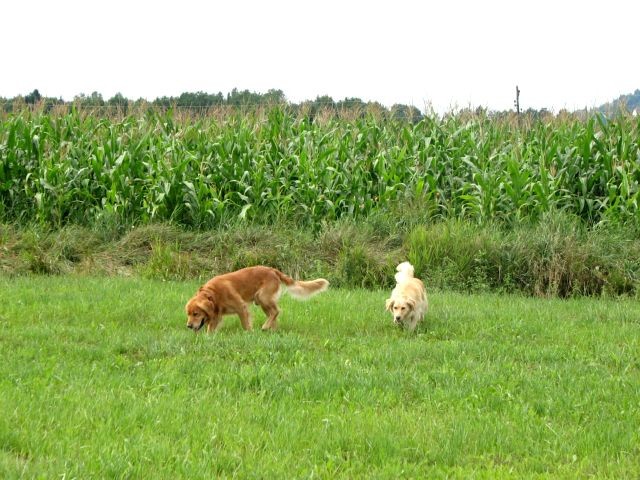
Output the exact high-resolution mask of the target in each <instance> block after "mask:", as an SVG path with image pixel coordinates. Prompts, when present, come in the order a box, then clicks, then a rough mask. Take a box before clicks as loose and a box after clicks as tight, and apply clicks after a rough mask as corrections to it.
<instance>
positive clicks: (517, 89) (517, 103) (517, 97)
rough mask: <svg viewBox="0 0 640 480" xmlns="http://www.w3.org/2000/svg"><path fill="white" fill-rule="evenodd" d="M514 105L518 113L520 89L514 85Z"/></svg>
mask: <svg viewBox="0 0 640 480" xmlns="http://www.w3.org/2000/svg"><path fill="white" fill-rule="evenodd" d="M513 104H514V105H515V107H516V113H517V114H518V115H520V89H519V88H518V86H517V85H516V101H515V102H513Z"/></svg>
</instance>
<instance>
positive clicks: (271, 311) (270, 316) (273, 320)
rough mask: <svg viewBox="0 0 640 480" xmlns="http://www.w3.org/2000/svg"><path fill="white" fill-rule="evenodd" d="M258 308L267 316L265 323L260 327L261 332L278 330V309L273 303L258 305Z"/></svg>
mask: <svg viewBox="0 0 640 480" xmlns="http://www.w3.org/2000/svg"><path fill="white" fill-rule="evenodd" d="M260 308H262V311H263V312H264V313H265V314H266V315H267V321H266V322H264V325H262V330H275V329H276V328H278V315H280V309H279V308H278V305H276V304H275V303H266V304H260Z"/></svg>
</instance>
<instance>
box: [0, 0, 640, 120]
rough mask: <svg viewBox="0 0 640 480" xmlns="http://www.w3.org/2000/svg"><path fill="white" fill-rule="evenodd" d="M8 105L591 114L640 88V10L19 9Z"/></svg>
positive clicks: (312, 5)
mask: <svg viewBox="0 0 640 480" xmlns="http://www.w3.org/2000/svg"><path fill="white" fill-rule="evenodd" d="M0 19H1V22H0V52H1V57H0V61H1V62H2V67H1V70H0V96H2V97H13V96H15V95H19V94H22V95H24V94H26V93H29V92H31V91H32V90H33V89H35V88H37V89H38V90H39V91H40V93H41V94H42V95H45V96H53V97H62V98H64V99H65V100H71V99H73V97H74V96H75V95H77V94H79V93H85V94H89V93H91V92H93V91H98V92H100V93H101V94H102V95H103V97H104V98H105V99H108V98H110V97H111V96H113V95H114V94H116V93H117V92H120V93H122V94H123V95H124V96H125V97H128V98H132V99H137V98H139V97H144V98H147V99H149V100H152V99H154V98H156V97H158V96H165V95H166V96H177V95H179V94H180V93H182V92H185V91H205V92H209V93H217V92H219V91H221V92H223V93H225V94H226V93H227V92H229V91H230V90H231V89H232V88H234V87H235V88H238V89H241V90H242V89H249V90H253V91H258V92H266V91H267V90H268V89H270V88H276V89H281V90H283V91H284V93H285V95H286V96H287V98H288V99H289V100H291V101H300V100H305V99H314V98H315V97H316V96H317V95H325V94H326V95H330V96H332V97H333V98H334V99H335V100H340V99H343V98H345V97H359V98H361V99H363V100H377V101H380V102H382V103H383V104H385V105H387V106H390V105H392V104H394V103H406V104H413V105H415V106H417V107H418V108H420V109H421V110H423V109H424V108H425V106H426V105H431V106H433V108H435V109H436V110H438V111H444V110H449V109H451V108H457V107H466V106H472V107H476V106H486V107H488V108H490V109H499V110H502V109H509V108H512V107H513V100H514V98H515V86H516V85H519V87H520V90H521V98H520V100H521V106H522V107H523V108H524V109H526V108H529V107H533V108H542V107H546V108H550V109H553V110H556V111H557V110H559V109H561V108H568V109H575V108H582V107H585V106H586V107H591V106H596V105H599V104H601V103H604V102H606V101H610V100H612V99H614V98H616V97H618V96H619V95H621V94H624V93H631V92H633V91H634V90H635V89H638V88H640V61H638V58H640V47H639V45H640V34H639V31H640V23H639V22H640V1H638V0H629V1H621V0H607V1H598V2H596V1H591V0H587V1H577V0H575V1H574V0H566V1H565V0H553V1H550V0H535V1H531V0H520V1H518V0H513V1H506V0H505V1H499V0H477V1H473V0H442V1H408V0H389V1H349V0H341V1H337V0H323V1H304V0H299V1H293V0H292V1H285V0H271V1H269V0H264V1H258V0H234V1H223V2H216V1H198V0H175V1H162V0H160V1H155V2H146V1H138V0H127V1H123V0H109V1H96V0H85V1H72V0H56V1H54V0H43V1H34V0H19V1H18V0H15V1H10V0H7V1H4V2H2V3H1V4H0Z"/></svg>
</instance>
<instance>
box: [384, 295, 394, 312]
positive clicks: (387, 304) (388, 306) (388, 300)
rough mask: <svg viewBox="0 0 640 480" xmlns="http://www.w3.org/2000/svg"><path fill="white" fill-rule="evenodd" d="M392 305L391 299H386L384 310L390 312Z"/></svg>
mask: <svg viewBox="0 0 640 480" xmlns="http://www.w3.org/2000/svg"><path fill="white" fill-rule="evenodd" d="M393 303H394V302H393V299H391V298H387V301H386V302H385V304H384V309H385V310H389V311H391V309H392V308H393Z"/></svg>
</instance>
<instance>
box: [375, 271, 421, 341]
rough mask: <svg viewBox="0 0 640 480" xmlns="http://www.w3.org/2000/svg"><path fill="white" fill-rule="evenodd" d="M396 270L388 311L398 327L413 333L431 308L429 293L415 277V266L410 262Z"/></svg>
mask: <svg viewBox="0 0 640 480" xmlns="http://www.w3.org/2000/svg"><path fill="white" fill-rule="evenodd" d="M396 270H397V273H396V275H395V278H396V286H395V288H394V289H393V291H392V292H391V297H390V298H387V301H386V309H387V310H389V311H390V312H391V314H392V315H393V321H394V322H395V323H396V324H397V325H403V326H405V327H407V328H408V329H409V330H410V331H413V330H414V329H415V328H416V325H417V324H418V322H419V321H421V320H422V318H423V317H424V315H425V313H427V309H428V308H429V302H428V300H427V291H426V290H425V288H424V284H423V283H422V281H421V280H420V279H418V278H415V277H414V276H413V265H411V264H410V263H409V262H402V263H401V264H400V265H398V266H397V267H396Z"/></svg>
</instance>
